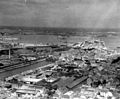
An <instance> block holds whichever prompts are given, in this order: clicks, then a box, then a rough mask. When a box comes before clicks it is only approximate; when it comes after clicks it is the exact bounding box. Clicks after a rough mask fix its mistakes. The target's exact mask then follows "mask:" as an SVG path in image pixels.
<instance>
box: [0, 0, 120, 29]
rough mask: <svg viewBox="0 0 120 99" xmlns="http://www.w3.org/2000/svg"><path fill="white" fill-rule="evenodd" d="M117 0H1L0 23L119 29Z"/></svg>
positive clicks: (119, 18)
mask: <svg viewBox="0 0 120 99" xmlns="http://www.w3.org/2000/svg"><path fill="white" fill-rule="evenodd" d="M119 5H120V0H0V26H34V27H35V26H37V27H68V28H71V27H72V28H81V27H82V28H120V6H119Z"/></svg>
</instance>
